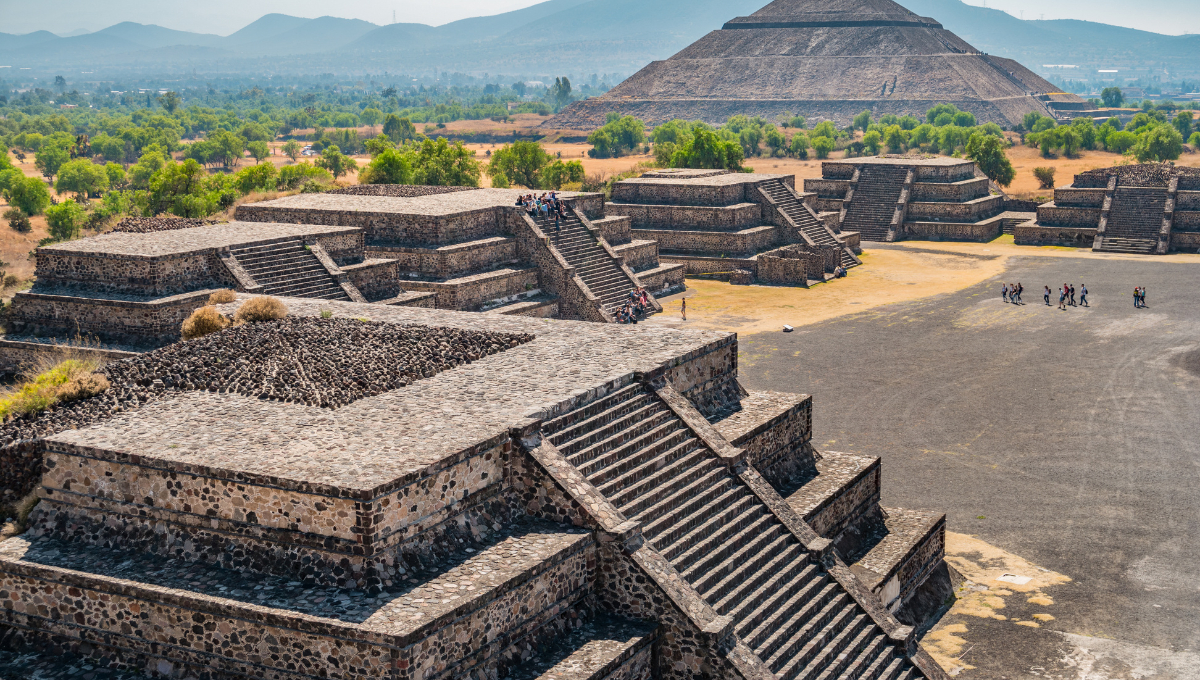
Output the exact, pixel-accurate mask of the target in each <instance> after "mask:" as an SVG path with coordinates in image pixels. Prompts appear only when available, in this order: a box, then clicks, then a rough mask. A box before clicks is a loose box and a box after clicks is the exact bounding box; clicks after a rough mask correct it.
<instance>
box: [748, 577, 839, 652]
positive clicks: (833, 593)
mask: <svg viewBox="0 0 1200 680" xmlns="http://www.w3.org/2000/svg"><path fill="white" fill-rule="evenodd" d="M801 595H803V599H799V597H800V596H801ZM849 601H850V598H849V597H847V596H846V595H845V593H842V592H839V590H838V588H837V587H836V586H835V585H834V584H833V583H830V581H829V579H828V578H821V579H816V583H807V584H805V586H804V587H803V588H802V589H801V590H800V591H799V593H798V594H796V595H793V596H792V597H791V598H790V599H788V600H787V602H784V603H781V604H782V606H780V607H779V608H778V609H776V610H775V612H774V613H773V615H772V616H768V617H766V618H764V619H763V621H762V623H760V624H758V626H756V627H755V628H754V629H753V630H751V631H749V632H748V633H746V634H744V635H743V639H744V640H745V641H746V644H748V645H750V647H751V648H753V649H754V650H755V652H756V653H757V654H758V655H759V658H761V659H762V660H763V661H766V660H767V659H768V658H770V657H771V656H773V655H774V654H775V652H776V651H777V650H779V649H780V648H781V647H783V646H784V645H785V644H786V643H787V642H788V641H789V640H791V639H793V638H795V639H796V640H797V641H798V643H799V644H803V642H804V640H805V639H806V636H808V635H812V634H813V633H814V632H816V631H815V630H814V629H813V628H814V626H817V625H823V624H822V623H821V621H820V619H821V617H822V616H833V613H834V612H836V611H839V610H840V609H841V608H843V607H845V606H846V605H847V604H848V603H849Z"/></svg>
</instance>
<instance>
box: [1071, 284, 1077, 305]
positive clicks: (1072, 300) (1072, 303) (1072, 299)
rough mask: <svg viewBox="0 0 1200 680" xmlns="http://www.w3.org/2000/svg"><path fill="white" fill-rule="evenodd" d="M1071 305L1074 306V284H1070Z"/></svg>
mask: <svg viewBox="0 0 1200 680" xmlns="http://www.w3.org/2000/svg"><path fill="white" fill-rule="evenodd" d="M1071 306H1072V307H1074V306H1076V305H1075V286H1071Z"/></svg>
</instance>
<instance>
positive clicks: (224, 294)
mask: <svg viewBox="0 0 1200 680" xmlns="http://www.w3.org/2000/svg"><path fill="white" fill-rule="evenodd" d="M236 301H237V293H236V292H235V291H232V290H230V289H228V288H223V289H221V290H217V291H213V294H212V295H209V296H208V304H210V305H224V304H229V303H230V302H236Z"/></svg>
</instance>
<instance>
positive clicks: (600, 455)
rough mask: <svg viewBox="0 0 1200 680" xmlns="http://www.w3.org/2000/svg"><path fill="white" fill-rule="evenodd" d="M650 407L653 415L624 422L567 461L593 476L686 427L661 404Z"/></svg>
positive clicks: (569, 457) (648, 407) (572, 455)
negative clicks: (608, 435)
mask: <svg viewBox="0 0 1200 680" xmlns="http://www.w3.org/2000/svg"><path fill="white" fill-rule="evenodd" d="M646 408H647V409H654V412H653V413H652V414H651V415H650V416H649V417H647V418H643V419H638V420H633V419H631V420H628V421H625V420H622V421H620V422H621V424H622V425H621V426H622V427H624V429H622V430H619V431H617V433H616V434H615V435H613V436H610V437H605V438H604V439H601V440H599V441H597V442H595V443H593V444H591V445H590V446H586V447H584V448H583V449H580V450H579V451H578V452H576V453H573V454H571V455H570V456H568V457H567V460H569V461H571V464H572V465H574V466H575V467H576V468H578V469H579V471H580V472H582V473H583V474H584V475H588V476H592V475H595V474H597V473H599V472H600V471H602V470H603V469H604V468H606V467H609V466H611V465H615V464H617V463H619V462H620V461H622V460H624V459H626V458H628V457H630V456H632V455H634V454H635V453H636V452H637V451H638V450H640V449H641V448H642V447H644V446H650V445H651V444H653V443H654V442H655V441H657V440H659V439H661V438H663V437H667V436H669V435H671V434H673V433H676V432H679V431H680V430H682V429H683V428H681V427H680V426H679V423H678V421H676V420H675V419H674V418H671V414H670V413H668V412H666V410H665V409H663V408H662V407H661V405H659V404H651V405H648V406H647V407H646ZM590 438H591V436H590V435H589V436H588V439H590Z"/></svg>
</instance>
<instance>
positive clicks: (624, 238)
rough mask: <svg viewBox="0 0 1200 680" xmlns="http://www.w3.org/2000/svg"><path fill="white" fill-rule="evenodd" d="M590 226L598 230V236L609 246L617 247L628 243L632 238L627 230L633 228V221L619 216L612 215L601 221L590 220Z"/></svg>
mask: <svg viewBox="0 0 1200 680" xmlns="http://www.w3.org/2000/svg"><path fill="white" fill-rule="evenodd" d="M592 226H594V227H596V228H597V229H599V230H600V235H601V236H603V237H604V240H605V241H608V244H609V245H611V246H619V245H624V244H626V243H629V240H630V239H631V238H633V235H632V234H630V232H629V230H630V229H631V228H632V226H633V220H631V219H630V218H628V217H624V216H621V215H613V216H610V217H605V218H603V219H598V220H592Z"/></svg>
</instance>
